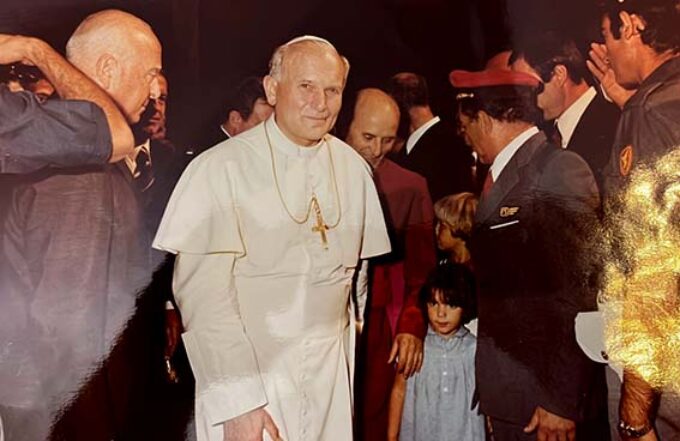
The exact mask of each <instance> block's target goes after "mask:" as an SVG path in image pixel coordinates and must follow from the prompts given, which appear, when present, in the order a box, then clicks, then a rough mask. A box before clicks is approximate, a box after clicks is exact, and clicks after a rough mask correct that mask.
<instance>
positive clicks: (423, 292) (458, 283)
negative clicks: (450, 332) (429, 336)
mask: <svg viewBox="0 0 680 441" xmlns="http://www.w3.org/2000/svg"><path fill="white" fill-rule="evenodd" d="M437 292H439V293H441V300H442V301H443V302H444V303H446V304H447V305H451V306H459V307H461V308H462V309H463V317H462V318H461V321H462V323H463V324H466V323H468V322H469V321H470V320H472V319H473V318H475V317H477V293H476V290H475V279H474V276H473V275H472V272H471V271H470V270H469V269H468V268H467V267H466V266H464V265H460V264H457V263H453V264H452V263H449V264H446V265H439V266H437V268H435V269H434V270H433V271H432V272H431V273H430V275H429V277H428V278H427V281H426V282H425V284H424V285H423V287H422V288H421V289H420V295H419V296H418V300H419V303H420V308H421V309H422V311H423V314H424V316H425V319H426V320H427V304H428V303H429V302H435V294H436V293H437Z"/></svg>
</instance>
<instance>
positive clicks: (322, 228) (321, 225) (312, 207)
mask: <svg viewBox="0 0 680 441" xmlns="http://www.w3.org/2000/svg"><path fill="white" fill-rule="evenodd" d="M264 135H265V137H266V138H267V146H268V147H269V155H270V157H271V161H272V173H273V175H274V184H275V186H276V192H277V193H278V195H279V200H280V201H281V205H283V208H284V209H285V210H286V213H287V214H288V217H290V218H291V220H292V221H293V222H295V223H296V224H299V225H302V224H305V223H307V221H308V220H309V216H310V215H311V213H312V211H314V214H315V216H316V225H315V226H314V227H312V231H313V232H315V233H319V234H320V235H321V243H322V245H323V247H324V248H326V249H327V248H328V240H327V238H326V231H328V230H331V229H333V228H335V227H337V226H338V224H339V223H340V219H341V218H342V207H341V205H340V192H339V191H338V180H337V179H336V177H335V164H334V163H333V153H332V152H331V147H330V145H328V142H326V140H325V139H324V142H325V143H326V149H327V150H328V159H329V161H330V169H331V176H332V178H333V191H334V193H335V205H336V206H337V207H338V217H337V219H336V220H335V222H333V224H331V225H328V224H326V223H325V221H324V219H323V214H322V213H321V206H320V205H319V200H318V199H317V197H316V194H315V193H312V198H311V199H310V200H309V205H308V206H307V210H306V212H305V216H304V218H302V219H298V218H296V217H295V216H294V215H293V213H291V212H290V209H289V208H288V205H286V200H285V199H284V198H283V193H282V192H281V187H280V186H279V177H278V174H277V173H276V161H275V160H274V148H273V147H272V142H271V140H270V139H269V132H268V131H267V123H266V122H265V124H264Z"/></svg>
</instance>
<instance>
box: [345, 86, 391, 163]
mask: <svg viewBox="0 0 680 441" xmlns="http://www.w3.org/2000/svg"><path fill="white" fill-rule="evenodd" d="M369 100H370V98H368V99H364V100H362V99H359V100H358V102H357V106H356V109H355V111H354V119H352V123H351V124H350V126H349V132H348V133H347V143H348V144H349V145H350V146H352V148H354V150H356V151H357V152H358V153H359V154H360V155H361V156H362V157H363V158H364V159H365V160H366V162H368V163H369V164H371V167H373V168H374V169H375V168H377V167H378V165H380V162H381V161H382V160H383V158H384V157H385V155H386V154H387V153H389V152H390V151H391V150H392V148H393V147H394V142H395V140H396V139H397V129H398V127H399V111H398V108H397V107H396V104H395V106H394V109H392V108H390V107H386V106H385V105H380V104H379V103H376V105H373V104H372V103H371V102H370V101H369ZM367 101H369V102H367Z"/></svg>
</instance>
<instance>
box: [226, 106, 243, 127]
mask: <svg viewBox="0 0 680 441" xmlns="http://www.w3.org/2000/svg"><path fill="white" fill-rule="evenodd" d="M229 124H230V125H231V126H232V127H236V128H240V127H241V126H242V125H243V117H242V116H241V114H240V113H239V112H238V110H231V111H229Z"/></svg>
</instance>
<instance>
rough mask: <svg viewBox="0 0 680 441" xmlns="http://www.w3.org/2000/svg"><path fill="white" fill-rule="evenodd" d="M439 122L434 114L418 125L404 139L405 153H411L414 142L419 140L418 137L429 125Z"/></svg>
mask: <svg viewBox="0 0 680 441" xmlns="http://www.w3.org/2000/svg"><path fill="white" fill-rule="evenodd" d="M438 122H439V117H438V116H435V117H434V118H432V119H431V120H429V121H428V122H426V123H425V124H423V125H422V126H420V127H418V128H417V129H416V130H414V131H413V133H411V135H410V136H409V137H408V139H407V140H406V154H407V155H408V154H409V153H411V150H413V147H414V146H415V145H416V143H417V142H418V141H419V140H420V138H421V137H422V136H423V135H424V134H425V132H427V131H428V129H429V128H430V127H432V126H433V125H435V124H437V123H438Z"/></svg>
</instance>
